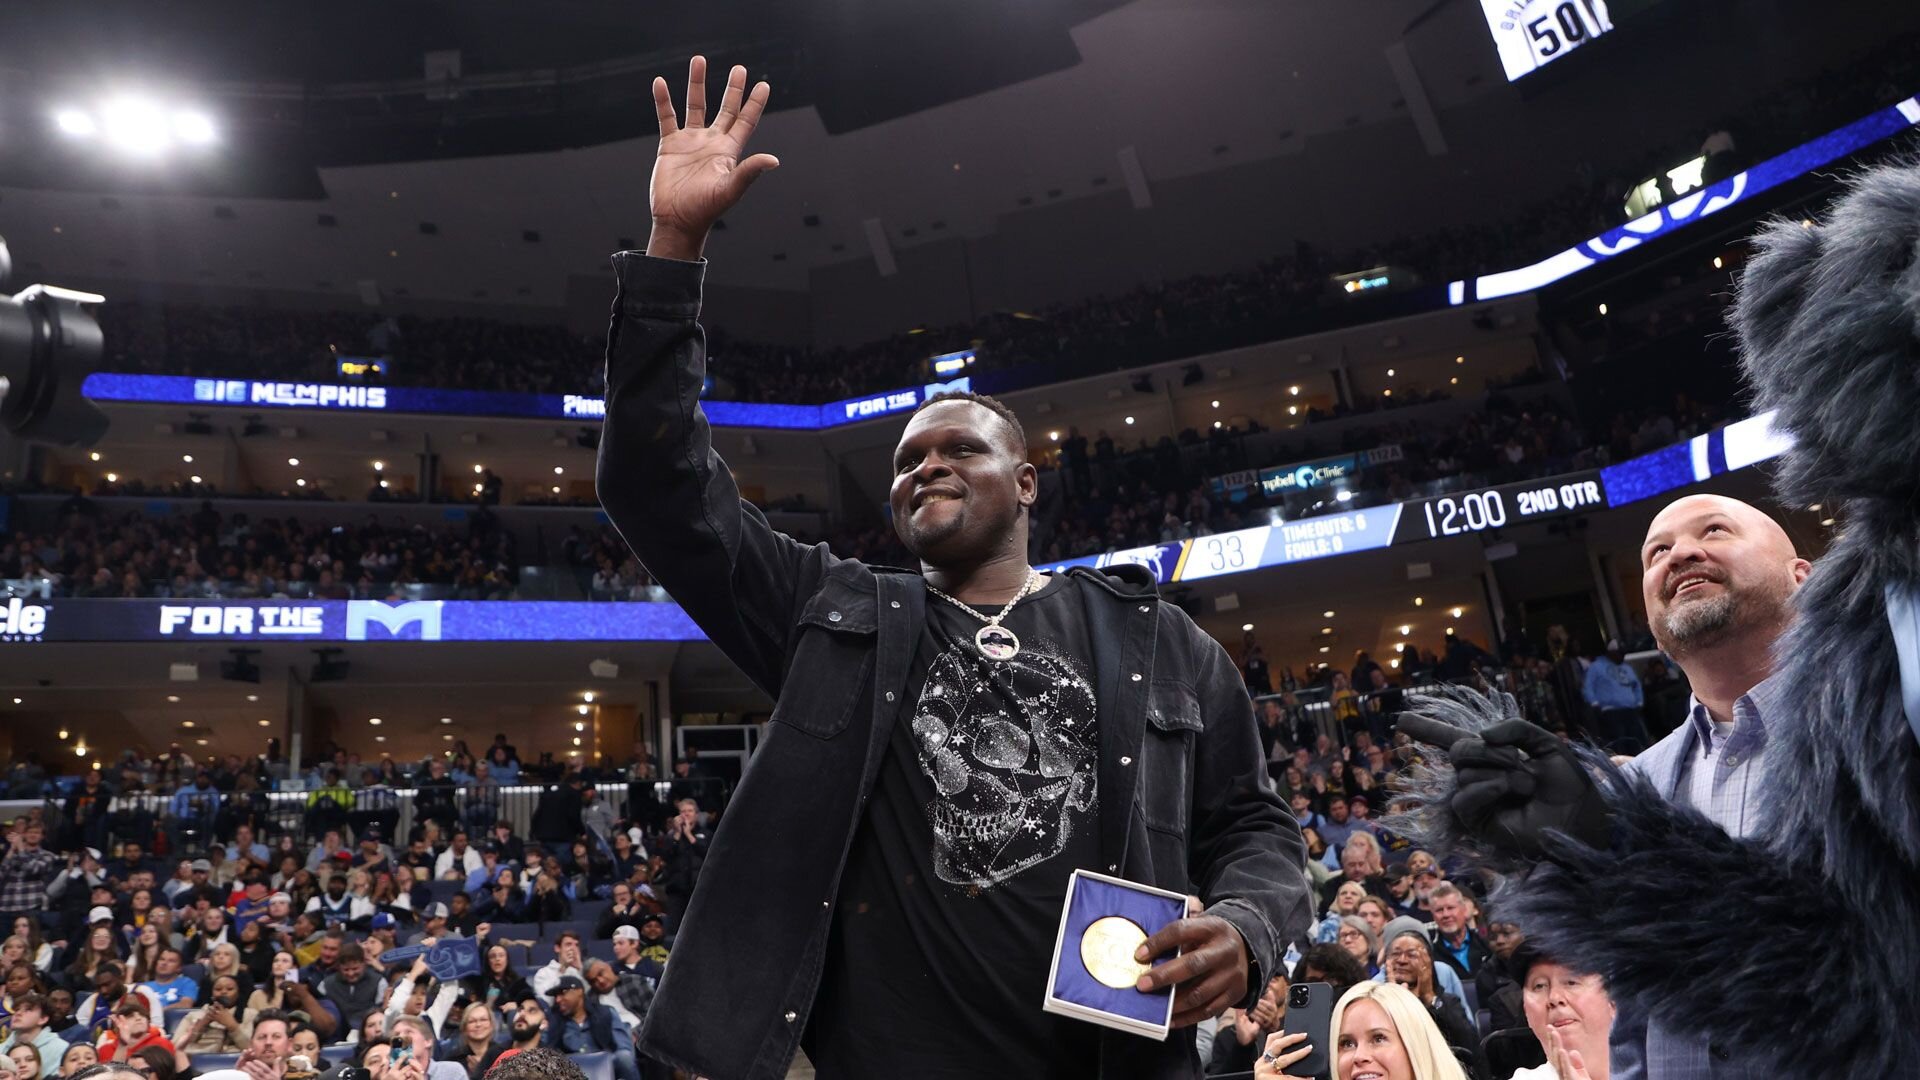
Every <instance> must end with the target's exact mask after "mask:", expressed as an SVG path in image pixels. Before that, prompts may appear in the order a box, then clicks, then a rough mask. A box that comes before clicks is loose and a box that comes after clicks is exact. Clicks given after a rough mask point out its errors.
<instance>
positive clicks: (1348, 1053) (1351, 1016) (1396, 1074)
mask: <svg viewBox="0 0 1920 1080" xmlns="http://www.w3.org/2000/svg"><path fill="white" fill-rule="evenodd" d="M1321 1039H1325V1040H1326V1044H1325V1045H1326V1055H1327V1060H1328V1061H1329V1062H1330V1063H1331V1065H1332V1075H1333V1080H1356V1078H1364V1077H1372V1078H1374V1080H1468V1077H1467V1073H1466V1071H1465V1070H1464V1069H1462V1068H1461V1067H1460V1062H1459V1061H1458V1060H1457V1059H1456V1058H1455V1057H1454V1055H1453V1051H1452V1050H1450V1049H1449V1048H1448V1046H1447V1040H1446V1037H1445V1036H1443V1035H1441V1034H1440V1028H1439V1027H1438V1026H1437V1025H1435V1024H1434V1022H1433V1018H1432V1016H1430V1015H1429V1014H1428V1012H1427V1009H1426V1008H1425V1006H1423V1005H1422V1004H1421V1003H1420V1001H1419V1000H1418V999H1417V998H1415V997H1414V995H1413V994H1412V993H1411V992H1410V991H1408V990H1407V988H1406V987H1404V986H1400V985H1398V984H1395V983H1376V982H1363V983H1360V984H1359V985H1357V986H1354V987H1352V988H1351V989H1349V990H1348V991H1347V992H1346V993H1345V994H1342V995H1341V996H1340V1001H1339V1002H1338V1003H1337V1004H1336V1005H1334V1007H1333V1019H1332V1022H1331V1023H1330V1024H1329V1025H1328V1029H1327V1030H1326V1031H1324V1032H1320V1031H1315V1032H1312V1033H1307V1032H1286V1031H1276V1032H1274V1033H1273V1034H1271V1035H1269V1036H1267V1042H1266V1047H1265V1048H1264V1050H1263V1051H1262V1052H1261V1054H1260V1057H1259V1059H1258V1060H1257V1061H1255V1062H1254V1067H1253V1077H1254V1080H1313V1078H1312V1077H1309V1076H1307V1075H1305V1074H1304V1073H1292V1072H1288V1071H1287V1070H1288V1069H1289V1068H1290V1067H1292V1066H1295V1065H1298V1064H1299V1063H1300V1062H1302V1061H1305V1060H1306V1059H1307V1057H1308V1056H1309V1055H1311V1054H1312V1053H1313V1051H1314V1049H1315V1047H1314V1046H1313V1043H1314V1042H1317V1041H1318V1040H1321Z"/></svg>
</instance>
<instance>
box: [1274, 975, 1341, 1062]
mask: <svg viewBox="0 0 1920 1080" xmlns="http://www.w3.org/2000/svg"><path fill="white" fill-rule="evenodd" d="M1332 1026H1333V987H1332V986H1330V985H1328V984H1326V983H1323V982H1312V983H1294V984H1293V985H1292V986H1290V987H1288V988H1287V1017H1286V1019H1285V1020H1284V1021H1282V1022H1281V1027H1280V1030H1282V1031H1284V1032H1286V1033H1287V1034H1289V1035H1305V1036H1306V1037H1307V1045H1309V1046H1311V1047H1313V1052H1312V1053H1310V1054H1308V1055H1307V1056H1306V1057H1305V1058H1302V1059H1301V1060H1299V1061H1297V1062H1295V1063H1294V1064H1292V1065H1290V1066H1288V1067H1287V1075H1288V1076H1299V1077H1325V1076H1328V1075H1330V1070H1331V1066H1332V1056H1331V1055H1330V1054H1328V1053H1327V1050H1328V1046H1327V1034H1328V1030H1329V1029H1330V1028H1331V1027H1332Z"/></svg>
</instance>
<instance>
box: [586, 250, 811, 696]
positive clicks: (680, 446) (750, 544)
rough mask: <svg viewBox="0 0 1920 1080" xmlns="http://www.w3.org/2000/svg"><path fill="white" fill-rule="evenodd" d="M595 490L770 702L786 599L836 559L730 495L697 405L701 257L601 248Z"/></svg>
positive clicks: (779, 669)
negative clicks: (603, 338)
mask: <svg viewBox="0 0 1920 1080" xmlns="http://www.w3.org/2000/svg"><path fill="white" fill-rule="evenodd" d="M613 262H614V269H615V271H616V273H617V276H618V279H619V292H618V294H617V295H616V297H615V299H614V304H613V323H612V325H611V327H610V328H609V329H608V332H607V416H606V423H605V428H604V430H603V432H602V435H601V440H600V461H599V469H598V474H597V477H596V485H597V488H598V493H599V496H600V503H601V505H602V506H604V507H606V510H607V514H608V516H609V517H611V518H612V519H613V523H614V525H615V526H616V527H617V528H618V529H619V530H620V535H621V536H622V537H624V538H625V539H626V541H627V543H628V544H629V545H630V546H631V547H632V548H633V551H634V553H635V554H636V555H638V556H639V558H640V561H641V563H643V564H644V565H645V566H646V568H647V573H649V574H651V575H652V576H653V577H654V578H655V579H656V580H658V581H659V583H660V584H661V585H662V586H664V587H665V588H666V590H667V592H668V593H670V594H672V596H673V598H674V600H675V601H677V602H678V603H679V604H680V606H681V607H683V608H684V609H686V611H687V614H689V615H691V616H692V617H693V620H694V621H695V622H697V623H699V624H700V628H701V629H702V630H704V631H706V633H707V636H708V637H709V638H711V639H712V640H713V642H714V644H716V645H718V646H719V647H720V649H721V651H722V652H724V653H726V654H727V657H728V658H729V659H730V660H732V661H733V662H734V663H735V664H736V665H738V666H739V667H740V669H741V670H742V671H743V672H745V673H746V675H747V677H748V678H750V679H752V680H753V681H754V683H755V684H756V685H758V686H759V687H760V688H761V689H763V690H765V691H766V692H767V693H768V694H770V695H772V696H774V697H778V696H779V693H780V683H781V676H782V675H783V673H784V668H785V658H786V653H787V642H788V639H789V637H790V636H791V634H792V628H793V626H794V625H795V623H796V621H797V617H798V604H799V602H800V601H802V600H804V599H805V598H806V597H809V596H811V595H812V594H813V592H814V588H815V585H816V583H817V582H818V579H819V576H820V575H821V574H822V573H824V572H825V570H826V569H827V568H828V567H829V566H831V565H833V563H834V562H835V561H836V560H835V559H834V558H833V556H832V555H831V554H829V553H828V551H827V549H826V546H825V545H824V544H819V545H811V546H809V545H806V544H801V543H799V542H798V541H795V540H794V539H792V538H791V537H788V536H786V535H785V534H783V533H780V532H777V531H775V530H774V528H773V527H772V526H771V525H769V524H767V519H766V517H765V516H764V515H762V514H761V513H760V511H759V509H758V508H757V507H755V506H753V505H752V504H751V503H748V502H746V501H744V500H742V499H741V498H740V491H739V488H738V487H737V486H735V484H734V481H733V474H732V472H731V471H730V470H729V469H728V468H727V463H726V462H725V461H723V460H721V458H720V455H719V454H718V453H717V452H716V451H715V450H714V447H713V438H712V430H711V429H710V428H709V426H708V424H707V417H706V412H705V410H703V409H702V408H701V406H700V388H701V384H702V381H703V380H704V379H705V377H706V334H705V332H704V331H703V330H701V328H700V324H699V323H698V322H697V321H696V320H697V319H698V317H699V314H700V287H701V281H702V278H703V276H704V274H705V272H706V263H705V262H704V261H702V262H698V263H690V262H679V261H676V260H672V259H655V258H649V257H647V256H645V255H642V254H640V253H638V252H631V251H628V252H621V253H620V254H618V255H615V256H614V259H613Z"/></svg>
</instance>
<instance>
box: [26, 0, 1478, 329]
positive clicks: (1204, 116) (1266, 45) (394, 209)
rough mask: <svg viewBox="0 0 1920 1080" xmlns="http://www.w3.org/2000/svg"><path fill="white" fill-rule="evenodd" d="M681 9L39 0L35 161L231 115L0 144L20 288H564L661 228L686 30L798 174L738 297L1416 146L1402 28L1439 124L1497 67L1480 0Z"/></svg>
mask: <svg viewBox="0 0 1920 1080" xmlns="http://www.w3.org/2000/svg"><path fill="white" fill-rule="evenodd" d="M665 7H667V6H666V5H656V4H647V5H639V4H634V5H622V6H619V7H614V6H612V5H606V4H588V3H580V2H575V3H552V4H542V5H538V6H537V7H535V8H527V7H525V6H524V5H508V4H505V3H498V2H494V0H462V2H460V3H457V4H456V3H452V2H450V0H448V2H440V3H422V4H414V5H403V6H398V7H396V6H395V5H392V4H384V3H374V2H371V0H361V2H348V3H340V4H333V5H305V6H303V7H302V9H301V14H300V15H299V17H297V18H293V19H282V18H280V17H279V16H278V15H277V14H276V15H274V16H271V17H269V16H267V15H265V14H262V9H260V8H259V7H258V6H257V5H246V4H238V3H232V2H227V0H219V2H204V0H203V2H199V3H187V4H169V5H146V4H138V3H129V2H113V3H99V4H87V5H69V6H67V7H65V8H61V7H56V8H52V9H48V8H44V7H43V8H41V9H38V10H35V11H27V10H24V9H22V8H20V7H19V6H16V7H15V8H14V9H12V11H11V14H0V40H4V41H5V42H6V44H5V45H0V57H3V59H0V64H4V69H3V70H0V78H4V79H5V81H6V84H8V87H9V92H8V93H7V94H6V95H4V96H5V97H6V98H7V99H8V100H10V101H11V102H13V105H12V106H10V111H9V112H8V113H6V114H5V116H4V123H5V127H6V131H7V132H10V134H11V138H10V139H9V141H11V142H13V143H14V144H15V146H16V148H17V147H18V146H20V145H21V144H22V143H23V141H24V142H25V143H27V144H33V140H35V139H39V138H41V137H42V136H48V135H49V133H48V131H47V129H48V127H49V124H48V116H49V115H50V110H51V109H52V108H53V107H54V106H55V105H56V104H57V103H59V102H62V101H83V100H87V99H89V98H91V97H98V96H99V95H101V94H104V93H110V92H116V91H117V90H118V89H120V88H134V89H140V88H160V89H159V90H157V91H156V92H165V93H170V94H173V95H174V96H175V97H177V98H179V99H181V100H197V101H202V102H204V104H205V105H206V107H207V108H208V110H209V111H210V112H211V113H213V114H214V116H215V117H216V119H218V120H221V121H222V122H224V123H226V124H228V125H229V128H230V130H229V131H228V132H227V133H226V135H225V137H224V139H223V141H222V143H221V144H220V145H218V146H216V147H214V148H212V149H211V150H210V151H209V153H210V154H213V155H217V156H218V157H217V160H218V161H219V162H220V163H219V164H218V165H217V166H209V167H206V168H201V169H199V170H198V171H197V172H196V171H194V169H191V168H188V167H186V166H179V167H178V168H175V167H174V166H142V167H138V168H135V167H131V166H128V165H127V164H125V163H123V162H116V161H112V160H105V159H101V160H84V159H85V157H86V156H85V155H77V157H78V160H77V159H76V155H74V154H73V153H72V151H71V150H70V149H69V150H66V151H59V152H56V153H8V154H6V155H4V156H3V157H0V232H4V233H5V235H6V238H7V239H8V241H9V242H10V243H11V245H12V247H13V250H14V257H15V260H16V264H17V265H18V267H19V269H20V271H21V273H20V274H17V275H16V278H17V279H24V278H25V277H26V275H32V276H33V277H34V278H47V279H51V280H70V281H72V282H74V283H77V284H86V283H94V282H101V281H113V280H117V281H156V282H168V283H177V284H180V285H214V286H225V287H229V288H234V287H237V288H242V289H284V290H295V291H300V292H308V293H311V292H315V291H318V292H322V293H332V294H339V295H340V296H341V301H340V302H342V303H348V304H350V303H354V302H355V301H354V300H353V296H354V294H355V291H356V284H355V283H356V282H359V281H362V280H373V281H378V282H379V283H380V284H381V286H382V288H383V289H384V290H386V292H387V293H388V294H389V295H394V294H396V293H402V294H405V295H410V296H413V297H421V298H426V297H432V298H438V299H443V300H461V301H475V300H480V301H485V302H487V303H505V304H520V305H534V306H540V307H548V308H552V307H557V306H560V305H561V304H562V302H563V299H564V291H565V287H566V282H567V279H568V277H569V275H578V274H586V273H599V272H602V271H603V270H604V268H605V260H604V257H603V256H604V254H605V253H606V252H609V251H612V250H615V249H616V248H618V247H620V246H623V245H625V244H628V243H633V242H636V241H640V240H642V239H643V238H644V236H645V231H646V181H647V173H648V169H649V166H650V163H651V158H652V152H653V143H654V139H653V138H652V137H651V136H650V135H649V134H648V132H649V129H650V128H651V127H652V117H651V115H650V110H649V109H648V108H647V107H646V105H645V103H644V102H645V98H644V90H645V85H646V82H647V79H648V78H649V77H650V76H651V75H652V74H654V73H656V72H663V73H665V74H667V75H668V76H669V78H670V80H671V81H673V82H674V83H675V84H676V87H677V85H678V84H679V83H680V82H681V81H682V80H683V78H684V57H685V56H686V54H688V53H689V52H691V51H692V50H694V49H696V48H697V49H702V50H705V51H707V52H709V53H711V54H712V55H713V56H714V57H715V59H716V62H731V61H733V60H741V61H744V62H746V63H747V64H748V65H749V66H750V67H752V69H753V70H754V73H755V75H756V76H758V75H761V74H766V75H767V76H768V77H769V78H770V79H771V80H772V82H773V84H774V93H775V104H776V107H777V108H776V111H775V112H774V113H773V114H772V115H770V116H769V118H768V119H767V121H766V122H765V124H764V125H763V126H762V129H761V133H760V135H759V137H758V138H757V140H756V148H758V149H765V150H769V151H772V152H774V153H777V154H778V155H780V157H781V158H782V159H783V162H784V164H783V166H782V169H781V170H780V172H779V174H778V177H777V179H774V178H770V179H769V180H768V181H767V182H765V183H763V184H761V185H760V186H759V188H758V189H757V190H756V191H755V193H754V197H753V199H752V201H751V203H750V204H749V205H748V206H746V207H744V208H743V209H742V210H740V211H739V212H738V215H737V220H734V221H732V222H730V223H729V224H730V225H731V226H732V227H731V228H730V229H729V230H728V232H727V233H725V234H723V235H722V236H721V237H720V238H719V239H718V241H717V243H718V244H719V245H722V246H723V247H724V250H725V253H726V254H727V256H728V258H727V269H726V271H725V273H726V278H725V280H727V281H728V282H729V283H732V284H748V285H764V286H775V287H785V288H799V287H803V286H804V285H805V282H806V275H807V272H808V270H809V269H811V268H814V267H819V266H822V265H826V264H831V263H841V262H847V261H850V260H856V259H862V258H869V257H870V256H869V254H868V241H867V237H866V233H865V230H864V226H863V222H865V221H867V220H868V219H877V220H878V221H879V222H881V223H882V227H883V228H884V229H885V232H886V234H887V236H888V238H889V240H890V242H891V243H892V244H894V245H896V246H899V247H911V246H913V245H915V244H918V243H931V242H936V241H938V240H941V239H946V238H950V237H953V236H962V235H979V234H983V233H987V232H991V231H993V230H994V229H996V228H997V227H999V225H1000V222H1001V219H1002V218H1004V217H1007V216H1009V215H1017V214H1019V213H1020V212H1022V211H1023V210H1026V209H1028V208H1029V207H1045V206H1047V205H1049V204H1052V203H1057V202H1061V201H1067V200H1074V199H1081V198H1088V197H1094V196H1099V195H1103V194H1104V195H1107V196H1109V197H1112V196H1114V195H1115V193H1117V192H1123V191H1125V190H1126V186H1127V177H1126V175H1125V172H1124V170H1123V166H1122V162H1121V155H1122V151H1123V150H1124V149H1127V148H1132V151H1133V152H1134V153H1136V154H1137V155H1138V161H1139V163H1140V167H1141V170H1142V171H1143V173H1144V175H1145V176H1146V178H1147V179H1148V180H1149V182H1154V181H1162V180H1166V179H1169V178H1176V177H1182V176H1189V175H1193V174H1198V173H1204V172H1209V171H1214V170H1220V169H1225V168H1230V167H1232V166H1235V165H1239V164H1244V163H1246V162H1249V161H1255V160H1261V159H1267V158H1271V157H1274V156H1276V155H1281V154H1286V153H1289V152H1298V151H1299V150H1300V149H1301V148H1302V146H1303V144H1304V141H1305V140H1306V139H1308V138H1310V137H1311V136H1314V135H1316V134H1320V133H1325V132H1334V131H1340V130H1344V129H1348V128H1354V127H1359V126H1363V125H1377V124H1393V125H1398V126H1399V127H1401V128H1403V129H1404V137H1405V138H1406V139H1407V140H1409V141H1414V140H1417V139H1418V138H1419V136H1418V135H1417V134H1416V132H1415V128H1414V124H1413V123H1412V122H1411V121H1410V120H1409V110H1408V105H1407V100H1406V99H1407V94H1406V89H1405V87H1404V85H1403V84H1402V82H1400V81H1399V80H1396V77H1395V75H1394V73H1393V71H1392V69H1391V67H1390V66H1389V62H1388V59H1387V49H1388V47H1389V46H1392V45H1394V44H1396V43H1401V42H1404V43H1405V44H1406V46H1407V48H1408V51H1409V55H1410V56H1411V58H1412V60H1413V61H1414V63H1415V65H1416V67H1417V71H1418V76H1417V79H1418V84H1419V88H1420V92H1421V93H1423V94H1424V95H1426V96H1427V98H1428V99H1429V100H1430V101H1431V103H1432V106H1433V108H1434V109H1436V110H1439V111H1444V110H1446V109H1447V108H1449V107H1452V106H1455V105H1458V104H1461V103H1462V102H1465V101H1468V100H1470V99H1472V98H1474V97H1475V96H1477V95H1482V94H1486V93H1490V92H1493V91H1494V89H1495V88H1496V87H1503V86H1504V83H1503V82H1502V79H1501V75H1500V71H1499V64H1498V60H1497V58H1496V57H1495V55H1494V52H1493V48H1492V45H1491V43H1490V41H1489V40H1488V37H1487V32H1486V26H1485V24H1484V22H1483V21H1482V20H1481V15H1480V12H1479V9H1478V7H1477V6H1475V5H1473V4H1471V3H1466V2H1460V0H1442V2H1441V3H1439V4H1437V5H1435V4H1433V3H1432V0H1381V2H1378V3H1368V4H1338V5H1332V4H1307V3H1273V2H1271V0H1134V2H1131V3H1121V2H1118V0H1045V2H1043V3H1033V2H1021V3H1010V2H999V0H965V2H961V0H937V2H936V0H919V2H916V3H915V4H912V5H899V4H897V3H894V2H892V0H834V2H830V3H814V2H809V3H806V4H797V5H796V4H776V3H761V2H755V3H751V4H748V5H745V7H743V5H741V4H728V5H717V6H709V5H698V4H692V5H675V6H673V7H675V8H676V9H677V10H676V11H675V12H674V13H672V14H670V15H663V14H662V10H663V9H664V8H665ZM907 9H911V17H908V16H907V15H905V14H903V12H905V11H906V10H907ZM454 49H457V50H459V52H460V56H461V64H462V68H461V79H462V82H461V84H460V85H461V86H462V87H463V88H465V89H464V90H463V93H462V94H461V96H459V97H457V98H454V99H452V100H436V99H434V98H433V97H431V96H429V92H428V91H429V90H430V89H431V86H432V85H433V84H431V83H430V82H429V81H428V80H427V79H426V78H425V65H426V57H427V54H429V53H431V52H434V51H436V50H454ZM717 78H718V76H716V84H717ZM677 93H678V90H677V89H676V94H677ZM33 145H37V144H33ZM61 154H66V155H67V156H66V157H62V156H61ZM169 170H172V174H171V175H170V172H169ZM142 189H147V190H146V193H143V192H142ZM182 192H186V193H182ZM429 229H430V230H431V231H430V232H429V231H428V230H429ZM20 283H21V281H20V280H16V281H15V283H14V284H15V285H16V286H17V285H18V284H20Z"/></svg>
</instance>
